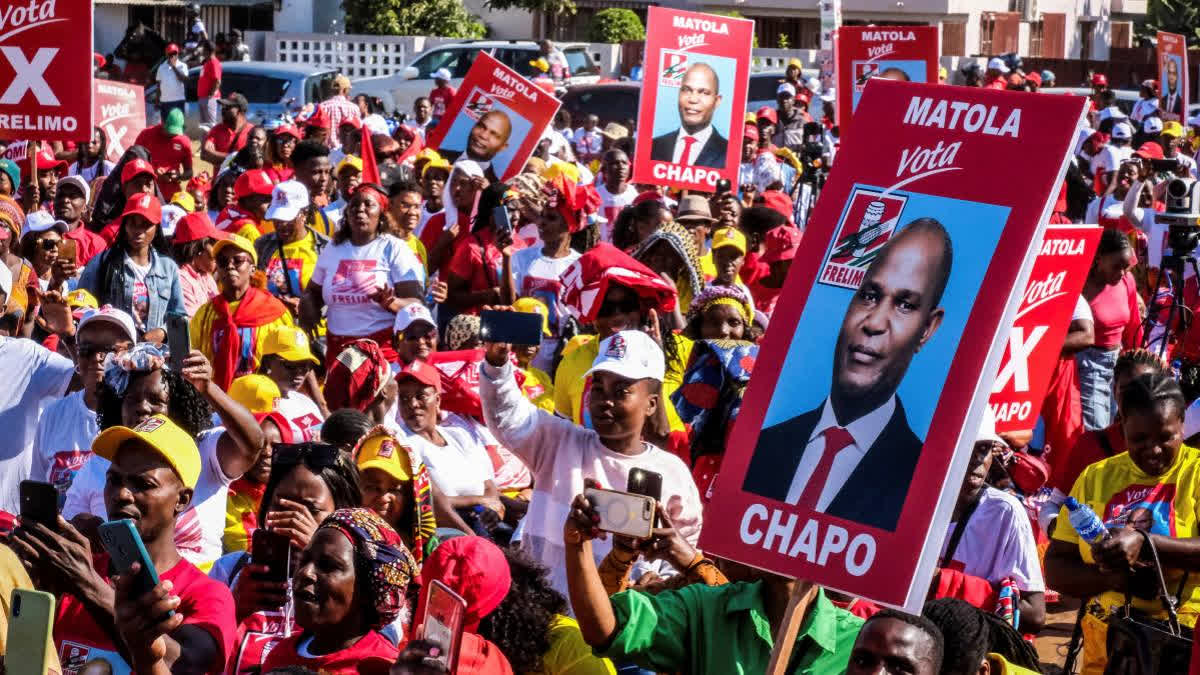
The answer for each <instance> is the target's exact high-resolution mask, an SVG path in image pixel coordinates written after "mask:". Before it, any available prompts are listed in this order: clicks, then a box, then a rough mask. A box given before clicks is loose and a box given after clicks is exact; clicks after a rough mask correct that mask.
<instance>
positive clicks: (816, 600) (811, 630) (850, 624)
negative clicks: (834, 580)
mask: <svg viewBox="0 0 1200 675" xmlns="http://www.w3.org/2000/svg"><path fill="white" fill-rule="evenodd" d="M598 522H599V516H598V515H597V514H596V511H595V510H594V509H593V508H592V504H591V502H590V501H589V500H588V499H587V498H586V497H584V496H583V495H579V496H577V497H575V501H574V503H572V505H571V511H570V513H569V515H568V518H567V522H566V524H565V525H564V527H563V539H564V542H565V544H566V549H567V552H566V565H567V585H568V589H569V591H570V596H571V606H572V608H573V609H574V611H575V618H576V619H577V620H578V621H579V628H580V630H581V631H582V632H583V637H584V639H585V640H587V642H588V644H590V645H591V646H592V647H593V649H595V651H596V653H597V655H599V656H604V657H606V658H609V659H612V660H613V661H615V662H632V663H635V664H637V665H639V666H641V667H643V668H648V669H651V670H655V671H658V672H686V673H694V674H697V675H701V674H704V673H711V674H713V675H729V674H731V673H764V672H766V671H767V663H768V661H769V660H770V658H771V650H772V647H773V646H774V635H776V634H777V633H778V630H779V627H780V625H782V623H783V618H784V612H785V610H786V608H787V604H788V598H789V597H790V596H791V594H792V591H793V590H794V589H795V588H796V587H797V586H799V587H800V590H801V594H802V596H803V599H802V601H801V602H800V605H799V611H800V612H801V614H802V616H803V619H802V621H801V624H800V631H799V634H798V635H797V637H796V644H795V646H794V647H793V649H792V657H791V660H790V662H789V667H788V671H787V672H788V673H790V674H792V675H807V674H809V673H812V674H814V675H825V674H828V673H841V672H843V671H844V670H845V669H846V664H847V662H848V661H849V658H850V651H851V649H852V648H853V646H854V640H855V638H856V637H857V636H858V631H859V628H860V627H861V626H862V623H863V620H862V619H860V618H858V617H856V616H854V615H852V614H850V613H849V612H846V611H845V610H842V609H838V608H837V607H834V606H833V603H831V602H830V601H829V599H828V598H826V597H825V593H824V592H823V591H822V590H821V589H820V588H818V587H817V586H814V585H813V584H811V583H808V582H805V581H800V580H793V579H786V578H783V577H780V576H777V575H774V574H770V573H767V572H762V571H760V570H753V569H751V568H749V567H745V566H742V565H737V564H735V563H729V562H727V561H720V562H721V566H722V571H724V572H725V574H726V576H728V577H729V578H730V580H731V583H729V584H726V585H724V586H704V585H700V584H692V585H690V586H685V587H683V588H681V589H679V590H666V591H662V592H659V593H657V594H654V595H651V594H649V593H645V592H642V591H638V590H629V591H623V592H621V593H617V594H616V595H614V596H612V597H611V598H610V597H608V595H607V594H606V593H605V591H604V585H603V583H602V582H601V579H600V573H599V571H598V570H597V568H596V562H595V558H594V557H593V555H592V539H595V538H597V537H600V536H607V535H604V534H603V533H601V532H600V531H599V530H598V529H597V528H596V527H594V524H595V523H598ZM642 551H643V555H645V556H646V557H648V558H654V557H656V556H657V555H660V554H659V553H658V551H657V550H655V549H654V548H653V547H645V548H643V549H642ZM683 571H684V570H680V572H683Z"/></svg>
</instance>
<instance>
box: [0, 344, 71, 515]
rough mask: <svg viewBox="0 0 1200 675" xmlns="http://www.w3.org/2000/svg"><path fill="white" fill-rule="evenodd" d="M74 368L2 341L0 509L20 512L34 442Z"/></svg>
mask: <svg viewBox="0 0 1200 675" xmlns="http://www.w3.org/2000/svg"><path fill="white" fill-rule="evenodd" d="M74 373H75V364H74V363H72V362H71V360H70V359H67V358H65V357H63V356H61V355H59V354H55V353H54V352H52V351H50V350H49V349H46V348H45V347H43V346H41V345H40V344H38V343H36V342H34V341H33V340H27V339H24V338H11V337H0V377H2V378H3V382H4V384H3V386H0V429H2V430H3V432H0V485H3V486H4V488H5V489H4V490H0V492H2V493H3V495H0V509H3V510H4V511H7V512H9V513H13V514H16V513H19V512H20V508H21V506H20V500H18V498H17V484H18V483H20V482H21V481H22V480H25V479H26V478H28V477H29V475H30V473H29V471H30V469H31V468H32V466H33V462H32V458H33V438H34V433H35V431H36V430H37V426H38V421H39V420H40V418H41V415H42V411H43V410H45V408H46V407H47V406H48V405H50V404H51V403H53V402H55V400H57V399H59V398H61V397H62V395H63V394H64V393H66V391H67V385H69V384H70V383H71V376H72V375H73V374H74Z"/></svg>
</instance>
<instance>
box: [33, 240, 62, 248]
mask: <svg viewBox="0 0 1200 675" xmlns="http://www.w3.org/2000/svg"><path fill="white" fill-rule="evenodd" d="M61 243H62V239H42V240H41V241H39V242H38V245H39V246H41V247H42V250H43V251H53V250H55V249H57V248H58V245H59V244H61Z"/></svg>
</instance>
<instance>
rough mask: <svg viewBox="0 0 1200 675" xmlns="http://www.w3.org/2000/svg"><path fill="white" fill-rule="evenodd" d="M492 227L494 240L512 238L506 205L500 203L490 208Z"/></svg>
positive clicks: (510, 221)
mask: <svg viewBox="0 0 1200 675" xmlns="http://www.w3.org/2000/svg"><path fill="white" fill-rule="evenodd" d="M492 229H493V230H495V232H496V241H506V238H508V239H511V238H512V220H511V219H509V217H508V207H507V206H505V205H503V204H501V205H500V206H497V207H495V208H493V209H492Z"/></svg>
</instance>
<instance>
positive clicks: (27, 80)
mask: <svg viewBox="0 0 1200 675" xmlns="http://www.w3.org/2000/svg"><path fill="white" fill-rule="evenodd" d="M92 5H93V3H91V2H64V1H63V0H59V1H58V2H55V1H54V0H41V1H38V0H0V139H25V140H37V141H65V140H78V139H80V138H81V137H82V138H87V136H88V135H89V134H90V133H91V128H92Z"/></svg>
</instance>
